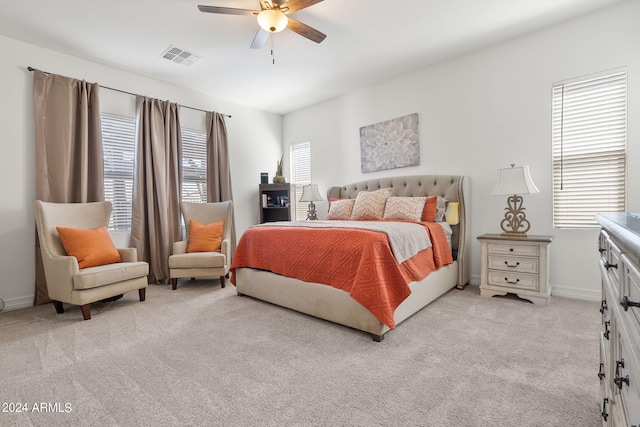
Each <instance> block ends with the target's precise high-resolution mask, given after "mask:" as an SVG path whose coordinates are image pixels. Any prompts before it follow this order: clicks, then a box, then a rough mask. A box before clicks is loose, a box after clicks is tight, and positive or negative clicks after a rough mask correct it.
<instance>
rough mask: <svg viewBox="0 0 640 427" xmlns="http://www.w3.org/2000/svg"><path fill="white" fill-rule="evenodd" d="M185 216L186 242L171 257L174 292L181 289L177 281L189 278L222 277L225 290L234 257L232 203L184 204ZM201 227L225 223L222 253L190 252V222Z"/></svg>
mask: <svg viewBox="0 0 640 427" xmlns="http://www.w3.org/2000/svg"><path fill="white" fill-rule="evenodd" d="M180 206H181V208H182V216H183V218H184V224H185V229H186V235H187V236H186V239H184V240H182V241H180V242H175V243H174V244H173V251H172V254H173V255H171V256H170V257H169V277H170V278H171V288H172V289H173V290H175V289H176V287H177V286H178V279H179V278H183V277H189V278H191V279H195V278H196V277H215V276H218V277H220V285H221V286H222V287H223V288H224V286H225V277H226V276H227V274H228V273H229V266H230V265H231V259H232V257H233V249H234V248H233V245H232V241H231V235H232V230H233V202H231V201H226V202H218V203H189V202H182V203H181V205H180ZM190 220H195V221H198V222H200V223H202V224H211V223H213V222H218V221H224V227H223V230H222V244H221V247H220V252H190V253H188V252H187V247H188V244H189V221H190Z"/></svg>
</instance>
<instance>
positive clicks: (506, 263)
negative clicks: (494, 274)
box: [504, 261, 520, 268]
mask: <svg viewBox="0 0 640 427" xmlns="http://www.w3.org/2000/svg"><path fill="white" fill-rule="evenodd" d="M504 265H506V266H507V267H509V268H517V267H518V266H519V265H520V263H519V262H516V263H515V264H509V263H508V262H507V261H505V262H504Z"/></svg>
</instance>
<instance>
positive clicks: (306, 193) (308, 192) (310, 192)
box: [300, 184, 322, 202]
mask: <svg viewBox="0 0 640 427" xmlns="http://www.w3.org/2000/svg"><path fill="white" fill-rule="evenodd" d="M318 200H322V196H321V195H320V192H319V191H318V184H309V185H305V186H304V187H302V196H301V197H300V201H301V202H316V201H318Z"/></svg>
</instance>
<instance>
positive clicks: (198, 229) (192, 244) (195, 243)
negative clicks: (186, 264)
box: [187, 220, 224, 252]
mask: <svg viewBox="0 0 640 427" xmlns="http://www.w3.org/2000/svg"><path fill="white" fill-rule="evenodd" d="M223 229H224V221H218V222H212V223H211V224H202V223H201V222H198V221H194V220H189V243H188V244H187V252H220V246H221V245H222V230H223Z"/></svg>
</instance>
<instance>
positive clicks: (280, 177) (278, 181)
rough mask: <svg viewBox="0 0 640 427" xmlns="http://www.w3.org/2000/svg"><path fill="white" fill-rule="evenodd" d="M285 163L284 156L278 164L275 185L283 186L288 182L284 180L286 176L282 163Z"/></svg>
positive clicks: (274, 179)
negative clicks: (283, 172)
mask: <svg viewBox="0 0 640 427" xmlns="http://www.w3.org/2000/svg"><path fill="white" fill-rule="evenodd" d="M283 161H284V155H283V156H282V157H281V158H280V161H279V162H278V164H277V167H276V176H274V177H273V183H274V184H281V183H283V182H286V181H285V179H284V175H283V174H282V163H283Z"/></svg>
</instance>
